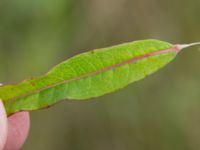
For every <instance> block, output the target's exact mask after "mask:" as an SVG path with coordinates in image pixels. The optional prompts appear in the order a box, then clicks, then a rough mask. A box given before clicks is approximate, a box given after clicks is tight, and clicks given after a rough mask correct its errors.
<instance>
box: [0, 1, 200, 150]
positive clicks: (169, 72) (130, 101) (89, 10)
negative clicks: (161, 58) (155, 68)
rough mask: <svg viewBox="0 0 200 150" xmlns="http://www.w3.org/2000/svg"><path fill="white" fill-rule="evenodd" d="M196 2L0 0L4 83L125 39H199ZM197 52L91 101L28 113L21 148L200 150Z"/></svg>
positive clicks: (199, 17) (199, 57)
mask: <svg viewBox="0 0 200 150" xmlns="http://www.w3.org/2000/svg"><path fill="white" fill-rule="evenodd" d="M199 7H200V1H199V0H190V1H189V0H181V1H180V0H56V1H55V0H1V2H0V60H1V63H0V82H2V83H4V84H6V83H16V82H19V81H21V80H23V79H26V78H30V77H32V76H37V75H41V74H43V73H45V72H47V71H48V70H49V69H50V68H51V67H52V66H54V65H56V64H58V63H59V62H61V61H63V60H66V59H67V58H69V57H71V56H73V55H75V54H78V53H80V52H84V51H87V50H91V49H94V48H101V47H106V46H110V45H114V44H119V43H123V42H128V41H133V40H139V39H148V38H155V39H160V40H164V41H168V42H171V43H189V42H195V41H200V29H199V25H200V8H199ZM199 65H200V52H199V51H198V47H194V48H190V49H187V50H185V51H184V52H181V53H180V55H179V56H178V57H177V58H176V59H175V60H174V61H173V62H172V63H171V64H169V65H168V66H167V67H165V68H164V69H161V70H160V71H159V72H157V73H155V74H153V75H151V76H149V77H147V78H146V79H144V80H142V81H139V82H136V83H135V84H132V85H130V86H128V87H127V88H125V89H123V90H120V91H119V92H115V93H112V94H109V95H106V96H103V97H100V98H96V99H94V100H91V101H85V102H84V101H82V102H80V101H64V102H62V103H59V104H58V105H56V106H54V107H52V108H51V109H46V110H40V111H35V112H31V131H30V134H29V138H28V140H27V142H26V143H25V145H24V146H23V148H22V149H23V150H199V149H200V109H199V107H200V101H199V100H200V91H199V89H200V69H199Z"/></svg>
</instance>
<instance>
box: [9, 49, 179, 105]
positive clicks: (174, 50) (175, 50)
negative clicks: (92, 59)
mask: <svg viewBox="0 0 200 150" xmlns="http://www.w3.org/2000/svg"><path fill="white" fill-rule="evenodd" d="M179 51H180V49H179V48H178V46H176V45H175V46H174V47H171V48H168V49H164V50H159V51H156V52H151V53H148V54H144V55H140V56H137V57H134V58H131V59H128V60H126V61H122V62H120V63H117V64H113V65H111V66H107V67H105V68H102V69H99V70H96V71H93V72H90V73H87V74H84V75H81V76H77V77H75V78H72V79H69V80H64V81H62V82H59V83H55V84H52V85H48V86H46V87H44V88H40V89H38V90H35V91H33V92H29V93H27V94H23V95H20V96H17V97H15V98H11V99H7V100H6V101H10V100H13V101H14V100H17V99H20V98H24V97H27V96H30V95H33V94H36V93H39V92H41V91H44V90H47V89H50V88H53V87H56V86H59V85H62V84H66V83H69V82H72V81H76V80H80V79H82V78H86V77H89V76H92V75H95V74H98V73H102V72H105V71H108V70H111V69H115V68H117V67H120V66H123V65H126V64H129V63H133V62H136V61H138V60H141V59H146V58H149V57H153V56H157V55H161V54H166V53H170V52H176V53H178V52H179Z"/></svg>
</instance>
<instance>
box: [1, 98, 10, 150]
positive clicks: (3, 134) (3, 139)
mask: <svg viewBox="0 0 200 150" xmlns="http://www.w3.org/2000/svg"><path fill="white" fill-rule="evenodd" d="M7 131H8V128H7V115H6V112H5V109H4V106H3V103H2V101H1V100H0V150H3V147H4V145H5V142H6V138H7Z"/></svg>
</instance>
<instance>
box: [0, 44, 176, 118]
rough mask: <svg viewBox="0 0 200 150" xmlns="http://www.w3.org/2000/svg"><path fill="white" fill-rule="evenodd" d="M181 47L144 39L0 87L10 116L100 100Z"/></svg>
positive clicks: (0, 96) (85, 55)
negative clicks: (72, 102) (59, 104)
mask: <svg viewBox="0 0 200 150" xmlns="http://www.w3.org/2000/svg"><path fill="white" fill-rule="evenodd" d="M179 50H180V49H179V48H178V47H177V46H175V45H172V44H170V43H167V42H163V41H158V40H141V41H135V42H130V43H125V44H121V45H117V46H113V47H108V48H101V49H97V50H93V51H89V52H86V53H82V54H80V55H77V56H74V57H72V58H71V59H68V60H66V61H64V62H62V63H61V64H59V65H57V66H55V67H54V68H53V69H52V70H50V71H49V72H48V73H47V74H45V75H43V76H40V77H37V78H34V79H30V80H25V81H23V82H21V83H19V84H15V85H14V84H13V85H4V86H0V99H2V100H3V102H4V105H5V107H6V111H7V114H8V115H10V114H13V113H15V112H19V111H24V110H25V111H31V110H36V109H41V108H45V107H48V106H51V105H53V104H55V103H57V102H59V101H60V100H63V99H68V100H85V99H89V98H93V97H98V96H101V95H104V94H107V93H110V92H113V91H115V90H118V89H121V88H123V87H125V86H127V85H128V84H130V83H132V82H135V81H137V80H140V79H143V78H144V77H146V76H147V75H150V74H152V73H153V72H155V71H157V70H158V69H160V68H161V67H163V66H165V65H166V64H168V63H169V62H170V61H171V60H172V59H174V58H175V56H176V55H177V53H178V52H179Z"/></svg>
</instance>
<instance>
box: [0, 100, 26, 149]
mask: <svg viewBox="0 0 200 150" xmlns="http://www.w3.org/2000/svg"><path fill="white" fill-rule="evenodd" d="M28 131H29V114H28V112H20V113H16V114H14V115H12V116H10V117H8V118H7V115H6V112H5V109H4V106H3V103H2V101H1V100H0V150H19V149H20V147H21V146H22V145H23V143H24V141H25V140H26V137H27V135H28Z"/></svg>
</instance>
